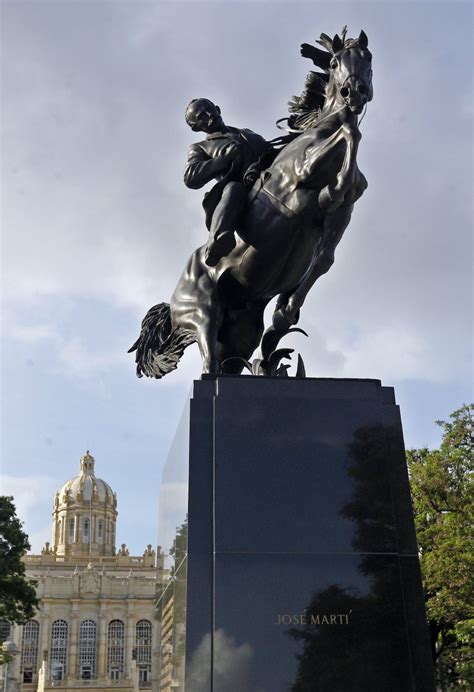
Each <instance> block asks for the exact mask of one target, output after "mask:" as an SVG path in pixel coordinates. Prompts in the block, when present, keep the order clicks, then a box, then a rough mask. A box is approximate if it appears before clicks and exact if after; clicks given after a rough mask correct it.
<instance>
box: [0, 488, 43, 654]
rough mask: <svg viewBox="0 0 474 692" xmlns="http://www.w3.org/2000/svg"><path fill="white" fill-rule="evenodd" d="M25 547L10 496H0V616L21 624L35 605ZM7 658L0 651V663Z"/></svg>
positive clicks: (36, 604) (33, 587) (29, 617)
mask: <svg viewBox="0 0 474 692" xmlns="http://www.w3.org/2000/svg"><path fill="white" fill-rule="evenodd" d="M29 548H30V543H29V541H28V536H27V535H26V533H25V532H24V531H23V528H22V523H21V521H20V520H19V519H18V517H17V516H16V510H15V505H14V504H13V498H12V497H7V496H4V495H2V496H0V620H7V621H8V622H11V623H14V622H15V623H17V624H20V625H21V624H23V623H25V622H27V621H28V620H30V619H31V618H32V617H33V616H34V614H35V611H36V608H37V607H38V599H37V598H36V591H35V586H36V583H35V582H32V581H30V580H28V579H27V578H26V576H25V565H24V563H23V560H22V556H23V554H24V553H25V552H26V551H27V550H29ZM7 658H8V657H5V656H4V655H2V653H1V651H0V663H1V662H2V661H6V660H7Z"/></svg>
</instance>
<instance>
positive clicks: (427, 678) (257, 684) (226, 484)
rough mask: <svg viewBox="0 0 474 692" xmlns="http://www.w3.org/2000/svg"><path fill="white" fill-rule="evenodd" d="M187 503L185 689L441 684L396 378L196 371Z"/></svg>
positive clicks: (227, 691)
mask: <svg viewBox="0 0 474 692" xmlns="http://www.w3.org/2000/svg"><path fill="white" fill-rule="evenodd" d="M188 511H189V536H188V583H187V611H186V661H185V670H186V686H185V689H186V692H210V691H211V690H212V692H288V691H289V690H291V691H292V692H319V691H320V692H338V691H339V692H352V691H353V692H361V691H364V692H388V691H390V690H391V691H393V692H405V691H407V692H408V691H412V690H416V691H417V692H422V691H423V692H425V691H426V692H428V691H433V690H434V689H435V687H434V682H433V673H432V664H431V656H430V648H429V641H428V632H427V626H426V618H425V611H424V601H423V593H422V589H421V579H420V572H419V564H418V556H417V545H416V539H415V532H414V525H413V516H412V508H411V501H410V492H409V485H408V476H407V470H406V462H405V454H404V446H403V438H402V428H401V423H400V417H399V411H398V407H397V406H396V404H395V401H394V394H393V390H392V389H391V388H387V387H382V386H381V384H380V382H379V381H375V380H327V379H278V378H255V377H250V376H249V377H217V378H211V377H209V378H206V379H204V380H202V381H200V382H196V383H195V385H194V398H193V399H192V401H191V411H190V450H189V510H188Z"/></svg>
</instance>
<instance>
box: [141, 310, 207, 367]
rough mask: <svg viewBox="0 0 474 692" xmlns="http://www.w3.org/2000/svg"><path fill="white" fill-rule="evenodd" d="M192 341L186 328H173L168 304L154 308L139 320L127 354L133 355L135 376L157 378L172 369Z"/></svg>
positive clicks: (189, 331) (192, 337)
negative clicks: (141, 320)
mask: <svg viewBox="0 0 474 692" xmlns="http://www.w3.org/2000/svg"><path fill="white" fill-rule="evenodd" d="M195 340H196V338H195V335H194V333H193V332H192V331H191V330H190V329H183V327H175V328H173V326H172V324H171V313H170V306H169V305H168V303H159V304H158V305H154V306H153V307H152V308H150V309H149V310H148V312H147V314H146V315H145V317H144V319H143V322H142V330H141V332H140V336H139V337H138V339H137V340H136V341H135V343H134V344H133V346H132V347H131V348H130V349H129V351H128V353H132V351H136V352H137V353H136V356H135V362H136V364H137V377H143V375H146V377H155V378H156V379H160V378H161V377H163V375H166V374H167V373H169V372H171V370H175V369H176V368H177V366H178V362H179V359H180V358H181V356H182V355H183V353H184V350H185V348H186V347H187V346H189V345H190V344H192V343H193V342H194V341H195Z"/></svg>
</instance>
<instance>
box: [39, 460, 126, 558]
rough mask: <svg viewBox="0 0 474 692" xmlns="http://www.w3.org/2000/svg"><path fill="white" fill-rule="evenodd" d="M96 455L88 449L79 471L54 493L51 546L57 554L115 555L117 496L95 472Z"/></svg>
mask: <svg viewBox="0 0 474 692" xmlns="http://www.w3.org/2000/svg"><path fill="white" fill-rule="evenodd" d="M94 467H95V459H94V457H93V456H92V454H91V453H90V452H89V450H87V452H86V453H85V454H84V456H82V457H81V459H80V462H79V475H78V476H75V477H74V478H71V479H70V480H68V481H67V482H66V483H65V484H64V485H63V486H62V488H61V489H60V490H58V492H57V493H56V495H55V498H54V506H53V541H52V550H53V551H54V552H55V553H56V554H57V555H64V556H71V557H73V556H74V557H84V558H85V557H93V556H100V555H115V525H116V519H117V498H116V495H115V493H114V492H113V490H112V488H111V487H110V485H109V484H108V483H106V482H105V481H103V480H102V479H101V478H97V477H96V475H95V468H94Z"/></svg>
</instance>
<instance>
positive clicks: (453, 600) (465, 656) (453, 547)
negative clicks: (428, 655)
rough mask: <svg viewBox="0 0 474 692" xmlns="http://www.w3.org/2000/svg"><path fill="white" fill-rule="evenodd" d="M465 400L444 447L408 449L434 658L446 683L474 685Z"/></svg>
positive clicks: (472, 506)
mask: <svg viewBox="0 0 474 692" xmlns="http://www.w3.org/2000/svg"><path fill="white" fill-rule="evenodd" d="M473 408H474V407H473V406H466V405H465V406H462V407H461V408H460V409H458V410H457V411H454V413H452V414H451V416H450V420H449V421H448V422H446V421H437V424H438V425H439V426H440V427H441V428H442V429H443V437H442V441H441V445H440V448H439V449H434V450H429V449H426V448H423V449H412V450H409V451H408V452H407V461H408V468H409V473H410V484H411V491H412V497H413V507H414V513H415V524H416V530H417V538H418V545H419V550H420V561H421V569H422V574H423V587H424V592H425V601H426V610H427V615H428V624H429V631H430V638H431V648H432V655H433V660H434V662H435V665H436V669H437V674H438V678H439V680H438V681H439V684H440V687H441V689H443V690H446V689H459V690H471V689H474V663H473V661H474V633H473V630H474V555H473V550H472V539H473V525H474V524H473V520H474V484H473V468H474V464H473V456H472V416H471V413H472V410H473Z"/></svg>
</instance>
